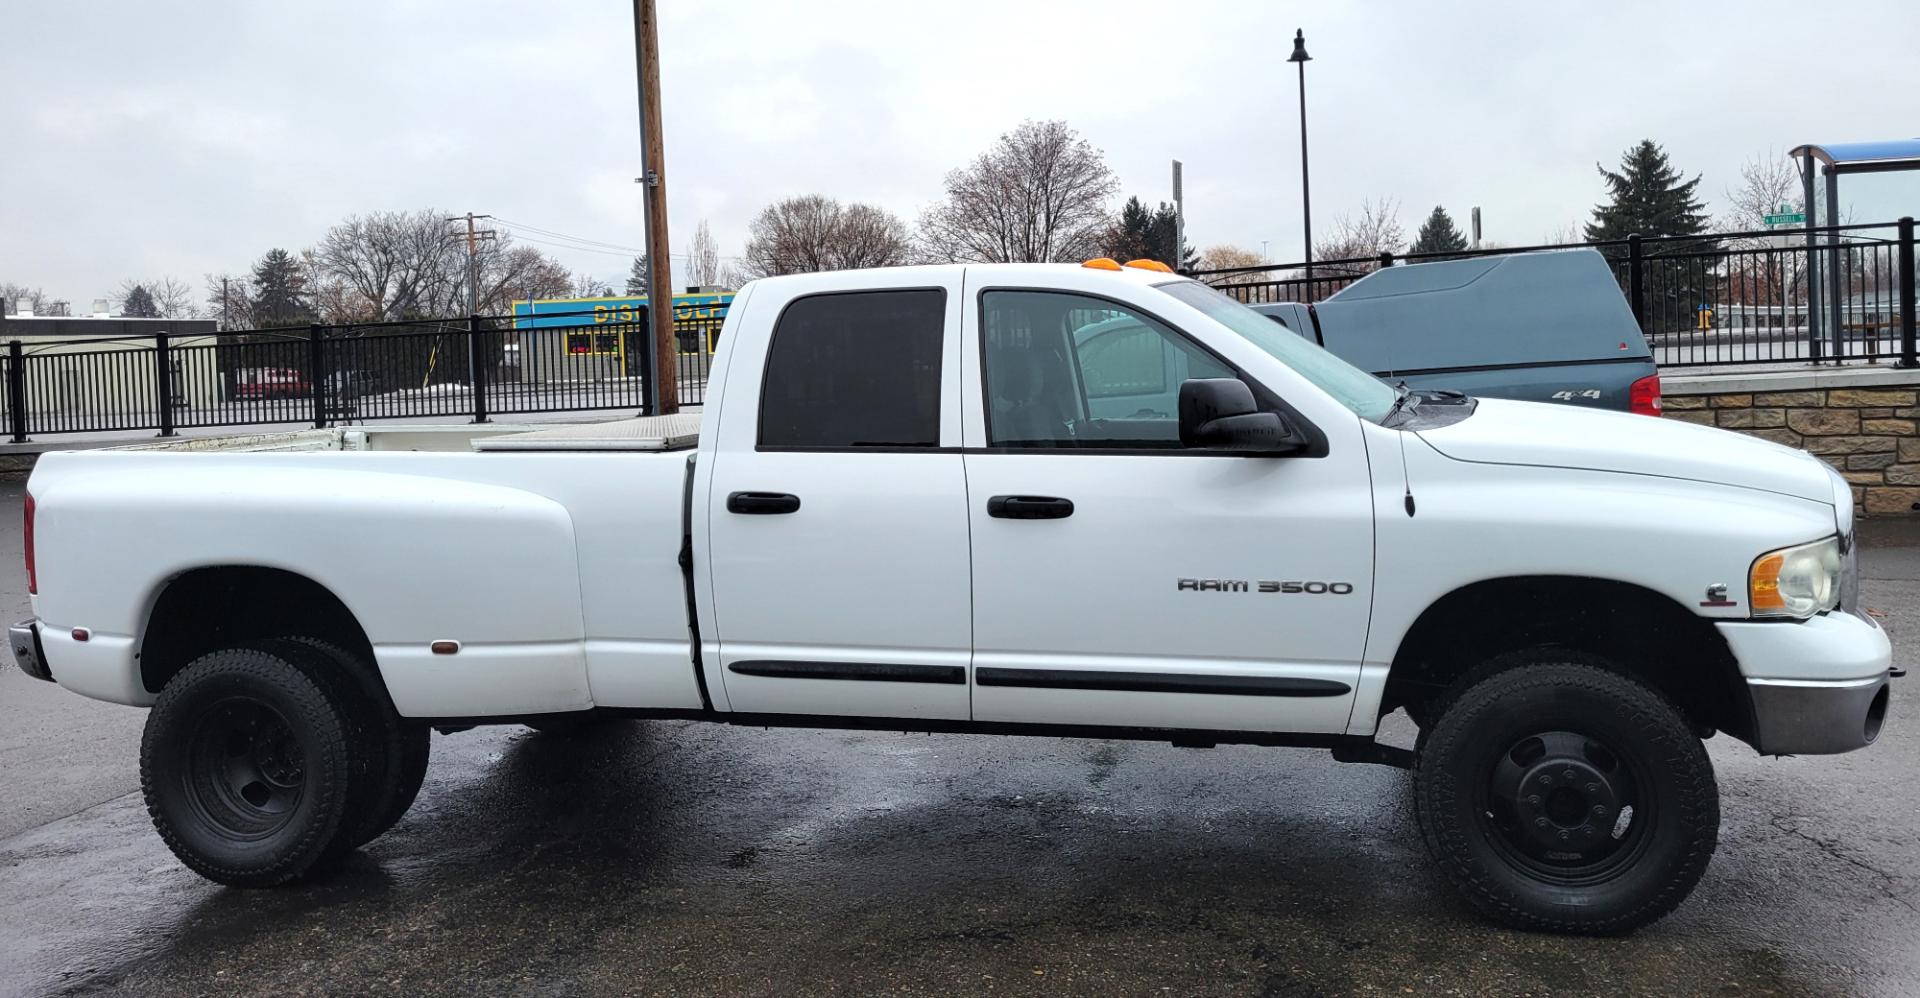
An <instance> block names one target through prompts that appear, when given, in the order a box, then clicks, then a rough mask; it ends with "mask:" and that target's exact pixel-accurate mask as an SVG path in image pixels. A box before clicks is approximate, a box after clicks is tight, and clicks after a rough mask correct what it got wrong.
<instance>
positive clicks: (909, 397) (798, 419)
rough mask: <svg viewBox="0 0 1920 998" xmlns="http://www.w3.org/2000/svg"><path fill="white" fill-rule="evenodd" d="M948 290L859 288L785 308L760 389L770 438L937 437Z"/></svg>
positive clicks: (914, 441)
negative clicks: (851, 291)
mask: <svg viewBox="0 0 1920 998" xmlns="http://www.w3.org/2000/svg"><path fill="white" fill-rule="evenodd" d="M946 299H947V295H946V292H945V291H940V290H937V289H936V290H926V291H862V292H856V293H848V294H823V295H813V296H811V297H807V298H800V299H796V300H795V301H793V302H792V303H791V304H789V305H788V306H787V307H786V310H785V311H783V312H781V313H780V320H779V322H778V323H777V324H775V326H774V329H773V340H772V342H771V344H769V346H768V348H767V369H766V383H765V384H764V385H762V386H761V389H760V444H761V445H762V446H766V447H937V446H939V444H940V353H941V345H942V340H943V338H944V335H945V331H946Z"/></svg>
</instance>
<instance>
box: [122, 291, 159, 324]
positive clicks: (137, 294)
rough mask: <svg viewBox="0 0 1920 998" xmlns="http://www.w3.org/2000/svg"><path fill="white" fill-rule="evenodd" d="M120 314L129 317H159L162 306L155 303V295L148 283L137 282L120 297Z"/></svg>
mask: <svg viewBox="0 0 1920 998" xmlns="http://www.w3.org/2000/svg"><path fill="white" fill-rule="evenodd" d="M120 314H121V315H124V316H126V317H127V318H129V319H158V318H160V307H159V306H158V305H155V304H154V303H153V295H152V294H151V293H149V292H148V291H147V288H146V285H143V284H136V285H134V286H133V288H132V290H129V291H128V292H127V296H126V297H125V298H122V299H120Z"/></svg>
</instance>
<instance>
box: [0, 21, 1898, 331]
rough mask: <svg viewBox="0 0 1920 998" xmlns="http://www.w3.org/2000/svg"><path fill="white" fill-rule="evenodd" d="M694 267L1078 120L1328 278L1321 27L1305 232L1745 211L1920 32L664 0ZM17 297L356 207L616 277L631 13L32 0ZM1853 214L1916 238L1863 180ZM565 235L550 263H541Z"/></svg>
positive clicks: (1201, 220)
mask: <svg viewBox="0 0 1920 998" xmlns="http://www.w3.org/2000/svg"><path fill="white" fill-rule="evenodd" d="M660 8H661V18H662V30H661V48H662V51H663V65H664V70H663V80H662V90H663V93H664V96H665V101H666V135H667V185H668V192H669V196H670V206H671V219H672V243H673V248H674V251H675V253H676V254H678V253H683V252H684V251H685V249H686V245H687V242H688V240H689V238H690V237H691V235H692V233H693V227H694V225H695V224H696V223H697V222H698V221H699V220H700V219H702V218H705V219H707V220H709V221H710V223H711V225H712V227H713V231H714V234H715V235H716V237H717V238H718V240H719V243H720V246H721V252H722V253H723V254H728V255H731V254H737V253H739V252H740V248H741V246H742V245H743V244H744V242H745V239H746V227H747V222H748V220H749V219H750V218H751V217H752V216H753V214H754V213H755V212H756V211H757V210H758V209H759V208H761V207H762V206H763V205H765V204H766V203H767V202H768V201H769V200H772V199H775V198H779V197H784V196H789V195H795V194H803V193H810V192H820V193H825V194H828V195H832V196H835V197H839V198H842V199H848V200H861V201H870V202H875V203H878V204H880V205H882V206H885V207H887V208H889V209H891V210H893V211H894V212H896V213H898V214H900V215H901V216H902V217H904V218H907V219H908V220H912V219H913V218H914V217H916V216H917V215H918V214H919V212H920V210H921V208H922V207H923V206H924V205H925V204H926V203H927V202H928V201H929V200H931V199H932V198H933V197H935V196H936V195H937V193H938V191H939V183H940V178H941V176H942V174H944V173H945V172H946V171H947V170H949V169H951V168H953V167H955V166H958V165H960V164H962V163H964V162H966V161H967V160H968V159H970V158H971V157H973V156H974V155H976V154H977V153H979V152H980V151H981V150H982V149H984V148H985V147H986V146H987V145H988V144H989V143H991V142H992V141H993V139H994V138H995V137H996V136H997V135H998V134H999V133H1001V132H1002V131H1005V130H1006V129H1008V128H1009V127H1011V126H1013V125H1014V124H1017V123H1018V122H1019V121H1020V120H1021V119H1024V118H1036V119H1046V118H1060V119H1064V120H1066V121H1067V122H1069V123H1070V124H1071V125H1073V126H1074V127H1075V128H1077V129H1078V130H1079V131H1080V132H1081V133H1083V134H1084V135H1085V136H1086V137H1087V138H1088V140H1089V141H1091V142H1092V143H1093V144H1094V145H1095V146H1097V147H1099V148H1100V149H1102V150H1104V151H1105V153H1106V157H1107V160H1108V162H1109V164H1110V165H1111V166H1112V167H1113V168H1114V170H1115V171H1116V172H1117V173H1118V175H1119V177H1120V179H1121V181H1122V184H1123V190H1124V191H1125V192H1126V193H1137V194H1139V195H1140V196H1141V197H1142V198H1143V199H1146V200H1149V201H1151V200H1154V199H1160V198H1168V197H1170V196H1171V191H1170V182H1169V179H1168V162H1169V160H1172V159H1176V158H1177V159H1180V160H1183V161H1184V162H1185V164H1186V196H1187V217H1188V222H1187V233H1188V237H1189V239H1190V240H1191V241H1192V242H1194V243H1195V244H1197V245H1199V246H1202V247H1204V246H1208V245H1212V244H1215V243H1236V244H1240V245H1243V246H1247V247H1251V248H1253V249H1256V250H1257V249H1259V248H1260V247H1261V245H1262V243H1263V242H1265V243H1267V244H1268V245H1269V252H1270V254H1271V256H1272V258H1273V259H1275V260H1292V259H1297V258H1298V256H1299V253H1300V246H1301V235H1300V177H1299V146H1298V141H1299V133H1298V127H1299V124H1298V119H1297V117H1296V113H1297V112H1296V105H1295V101H1296V90H1295V80H1294V72H1293V67H1292V66H1290V65H1288V64H1287V63H1286V62H1285V59H1286V56H1287V54H1288V52H1289V51H1290V50H1291V38H1292V35H1293V30H1294V28H1296V27H1301V28H1304V29H1305V30H1306V32H1307V38H1308V42H1309V49H1310V51H1311V52H1312V54H1313V56H1314V61H1313V62H1312V63H1311V64H1309V65H1308V67H1307V99H1308V105H1309V107H1308V115H1309V126H1310V129H1311V142H1312V156H1313V160H1312V171H1313V180H1314V188H1313V195H1314V197H1313V205H1314V212H1315V218H1316V220H1319V221H1321V222H1323V223H1324V222H1325V221H1328V220H1331V219H1333V218H1334V217H1336V216H1338V215H1340V214H1341V213H1343V212H1350V211H1354V210H1355V209H1357V208H1358V206H1359V205H1360V203H1361V202H1362V201H1363V200H1364V199H1369V198H1373V199H1378V198H1388V197H1390V198H1394V199H1397V201H1398V202H1399V204H1400V205H1401V214H1402V218H1403V220H1404V222H1405V223H1406V225H1407V227H1408V229H1409V231H1411V230H1412V228H1413V227H1414V226H1415V225H1417V223H1418V221H1419V220H1420V218H1421V217H1423V216H1424V215H1425V213H1426V212H1427V211H1428V210H1430V209H1431V208H1432V206H1433V205H1435V204H1444V205H1446V206H1447V207H1448V208H1449V209H1450V210H1453V211H1454V213H1455V214H1456V216H1457V217H1460V218H1461V219H1462V220H1463V224H1464V218H1465V215H1466V211H1467V209H1468V208H1469V207H1471V206H1473V205H1479V206H1480V207H1481V208H1482V211H1483V214H1484V217H1485V220H1486V234H1487V236H1488V238H1491V239H1497V240H1500V241H1503V242H1506V243H1509V244H1518V243H1530V242H1535V241H1539V240H1541V239H1543V238H1546V237H1549V236H1551V235H1553V234H1556V233H1558V232H1560V231H1563V230H1565V229H1566V228H1567V226H1568V225H1569V224H1570V223H1572V222H1575V221H1577V220H1579V219H1582V218H1584V217H1585V215H1586V214H1587V212H1588V210H1589V209H1590V207H1591V206H1592V204H1593V202H1594V201H1595V200H1596V199H1597V198H1599V197H1600V193H1601V190H1600V183H1599V180H1598V178H1597V176H1596V175H1595V172H1594V163H1595V161H1596V160H1599V161H1603V162H1606V163H1608V164H1609V165H1612V164H1614V163H1615V162H1616V161H1617V160H1618V158H1619V155H1620V153H1621V151H1622V150H1623V149H1624V148H1626V147H1627V146H1628V145H1630V144H1632V143H1634V142H1636V141H1637V140H1639V139H1641V138H1643V137H1651V138H1653V139H1655V140H1656V141H1659V142H1661V143H1662V144H1664V145H1665V146H1666V148H1667V150H1668V151H1669V153H1671V155H1672V156H1673V158H1674V161H1675V163H1676V164H1677V165H1678V166H1680V167H1681V168H1682V169H1684V170H1685V171H1687V172H1688V173H1689V174H1692V173H1701V174H1704V176H1705V179H1704V181H1703V183H1702V185H1701V190H1702V192H1703V193H1704V194H1706V195H1707V197H1708V200H1709V202H1710V207H1711V208H1714V209H1716V210H1717V207H1718V202H1721V201H1722V200H1723V197H1722V193H1723V191H1724V190H1725V189H1726V188H1727V187H1728V186H1731V185H1732V184H1733V183H1734V182H1735V181H1736V179H1737V176H1738V171H1739V167H1740V164H1741V163H1742V162H1743V161H1745V160H1747V159H1749V158H1751V157H1754V156H1756V155H1775V156H1777V155H1781V154H1783V153H1784V152H1785V150H1786V149H1788V148H1790V147H1791V146H1793V145H1796V144H1798V143H1800V142H1804V141H1845V140H1855V139H1871V138H1892V137H1904V136H1913V135H1920V114H1917V113H1916V107H1920V104H1917V103H1916V100H1917V99H1916V97H1915V96H1914V95H1915V94H1916V93H1920V60H1916V59H1915V58H1914V54H1915V51H1916V49H1915V47H1914V46H1915V43H1916V41H1920V4H1916V3H1914V2H1912V0H1827V2H1825V3H1821V4H1815V5H1808V4H1805V3H1801V2H1772V0H1766V2H1761V0H1731V2H1712V3H1704V2H1703V3H1694V2H1687V3H1674V2H1672V0H1660V2H1639V0H1608V2H1605V3H1578V4H1575V3H1540V2H1519V0H1516V2H1472V3H1466V2H1446V3H1439V2H1430V0H1406V2H1368V3H1358V2H1356V3H1339V2H1328V0H1315V2H1313V3H1300V2H1291V0H1290V2H1285V3H1282V2H1278V0H1243V2H1238V3H1231V2H1222V3H1212V2H1205V0H1180V2H1177V3H1175V2H1160V3H1128V2H1121V0H1099V2H1090V3H1079V2H1064V0H1021V2H1014V3H1000V2H989V0H975V2H972V3H968V4H958V5H955V4H931V3H914V2H900V0H893V2H881V3H871V4H869V3H854V2H836V0H815V2H811V3H787V2H781V3H776V2H760V0H732V2H728V3H714V2H695V0H660ZM4 20H5V26H6V30H5V36H6V37H5V43H4V45H5V53H6V54H5V55H4V57H0V93H4V94H5V95H6V98H7V99H6V101H5V107H6V111H5V113H4V115H0V122H4V127H0V282H3V281H11V282H17V283H23V284H27V285H30V286H41V287H44V288H45V289H46V290H47V291H48V292H49V293H50V294H51V295H52V296H53V297H55V298H64V299H68V300H71V301H73V302H75V303H76V305H81V306H82V307H84V304H85V303H88V302H90V301H91V300H92V299H94V298H97V297H102V296H105V295H106V294H108V293H109V292H110V291H111V290H112V289H113V288H114V287H116V286H117V285H118V284H119V283H120V282H121V281H122V280H124V279H127V278H143V277H157V276H160V275H172V276H175V277H179V278H183V279H189V280H191V281H193V282H194V283H195V284H198V283H199V281H200V279H201V275H203V274H205V273H208V272H216V271H223V270H224V271H240V270H242V269H244V268H245V267H246V266H247V265H248V264H249V262H250V261H252V260H253V259H254V258H256V257H257V256H259V254H260V253H261V252H263V251H264V250H266V249H268V248H270V247H274V246H283V247H287V248H289V249H298V248H300V247H303V246H306V245H309V244H311V243H312V242H313V241H314V240H315V239H316V238H317V237H318V236H319V234H320V233H321V232H322V231H323V230H324V229H325V228H326V226H328V225H329V224H331V223H333V222H335V221H337V220H339V219H340V218H342V217H343V216H346V215H348V214H352V213H355V212H364V211H370V210H376V209H412V208H420V207H434V208H439V209H443V210H445V211H447V212H448V213H454V212H464V211H469V210H471V211H475V212H483V213H488V214H493V215H497V216H500V217H501V218H502V219H505V220H507V223H506V224H508V226H509V227H510V228H511V229H512V230H513V231H515V233H516V237H517V238H520V239H523V240H524V239H531V240H541V239H549V241H550V242H556V243H559V242H564V243H571V245H570V246H556V245H543V248H545V249H549V250H551V251H552V252H553V253H555V254H556V255H557V256H559V257H560V258H561V259H563V260H564V261H566V262H567V263H568V264H569V265H571V266H573V267H575V268H577V269H581V270H588V271H592V272H594V273H598V274H603V275H605V276H607V277H609V278H613V277H617V276H618V275H623V274H624V273H625V269H626V266H627V262H628V259H629V258H630V254H629V253H626V252H625V251H623V250H621V249H618V248H613V249H605V251H604V252H594V251H590V250H589V249H585V248H581V247H582V246H583V245H585V244H583V243H582V242H581V240H586V241H590V243H591V244H599V245H601V246H603V247H605V246H610V247H626V246H633V245H637V244H638V243H639V242H640V241H641V238H642V237H641V234H640V211H639V200H638V189H637V188H636V187H635V186H634V184H633V183H632V178H633V177H634V176H635V175H636V174H637V173H638V169H637V161H638V143H637V139H636V134H637V126H636V123H635V105H636V99H635V86H634V75H633V35H632V22H631V7H630V5H629V4H628V3H626V2H624V0H566V2H559V3H554V2H549V3H536V2H531V0H522V2H505V0H328V2H325V3H319V2H300V0H274V2H265V0H260V2H254V0H195V2H172V3H165V2H162V3H155V2H133V0H122V2H108V0H8V2H7V16H6V18H5V19H4ZM1844 193H1845V194H1846V195H1847V196H1848V198H1849V199H1850V200H1851V201H1852V202H1853V205H1854V208H1853V210H1854V216H1855V218H1856V219H1859V220H1879V219H1880V218H1883V217H1885V218H1892V217H1895V216H1898V215H1900V214H1905V213H1912V212H1920V180H1915V179H1913V178H1893V177H1878V178H1863V179H1860V180H1858V181H1857V182H1855V181H1850V182H1849V184H1848V185H1847V190H1846V191H1845V192H1844ZM542 230H544V233H564V234H566V235H568V236H570V237H574V238H573V239H568V240H561V239H550V237H549V236H547V235H545V234H544V233H543V231H542Z"/></svg>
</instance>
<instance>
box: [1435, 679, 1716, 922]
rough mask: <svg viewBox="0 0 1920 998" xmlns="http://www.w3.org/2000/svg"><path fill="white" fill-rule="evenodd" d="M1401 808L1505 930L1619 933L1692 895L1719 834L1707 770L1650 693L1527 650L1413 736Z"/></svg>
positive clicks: (1459, 695)
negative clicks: (1411, 776) (1414, 752)
mask: <svg viewBox="0 0 1920 998" xmlns="http://www.w3.org/2000/svg"><path fill="white" fill-rule="evenodd" d="M1423 734H1424V735H1425V737H1424V738H1423V739H1422V743H1421V746H1420V761H1419V768H1418V772H1417V776H1416V781H1415V813H1416V815H1417V816H1418V818H1419V821H1420V827H1421V832H1422V834H1423V836H1424V837H1425V839H1426V842H1427V847H1428V850H1429V851H1430V852H1431V853H1432V855H1433V856H1434V858H1435V859H1436V860H1437V861H1438V862H1439V863H1440V864H1441V867H1442V868H1443V870H1444V871H1445V872H1446V874H1447V876H1448V878H1449V879H1450V880H1452V881H1453V883H1454V885H1455V886H1456V887H1458V888H1459V889H1460V890H1461V892H1462V894H1463V895H1464V896H1465V897H1466V898H1467V900H1468V901H1469V902H1471V903H1472V904H1473V905H1474V906H1475V907H1476V908H1478V909H1480V911H1482V912H1483V913H1485V914H1486V915H1488V916H1490V917H1492V918H1494V919H1495V920H1498V921H1500V922H1503V923H1505V924H1508V925H1511V926H1514V927H1516V928H1524V929H1534V930H1543V931H1556V932H1580V933H1621V932H1629V931H1632V930H1633V929H1635V928H1638V927H1640V926H1642V925H1645V924H1647V923H1648V922H1651V921H1653V920H1655V919H1657V918H1659V917H1661V916H1662V915H1665V914H1666V913H1667V912H1669V911H1671V910H1673V908H1674V907H1675V906H1677V905H1679V903H1680V902H1681V901H1683V900H1685V899H1686V897H1687V895H1688V894H1689V893H1691V892H1692V890H1693V887H1694V885H1695V884H1696V883H1698V882H1699V879H1700V877H1701V875H1702V874H1703V873H1704V872H1705V871H1706V867H1707V864H1708V862H1709V861H1710V860H1711V859H1712V856H1713V850H1714V846H1715V844H1716V841H1717V838H1718V835H1719V826H1720V809H1719V793H1718V790H1717V788H1716V787H1715V784H1714V778H1713V768H1712V764H1711V763H1710V762H1709V761H1708V759H1707V755H1706V750H1705V748H1704V747H1703V746H1702V745H1701V744H1700V740H1699V739H1698V738H1696V737H1695V736H1694V734H1693V732H1692V729H1691V727H1690V726H1689V725H1688V724H1687V722H1686V720H1685V718H1684V717H1682V716H1681V714H1680V712H1679V711H1678V710H1677V709H1675V708H1674V706H1673V705H1672V704H1671V703H1669V702H1667V700H1666V699H1665V698H1664V697H1662V696H1660V695H1659V694H1658V693H1656V692H1654V691H1653V690H1651V689H1649V688H1647V687H1646V686H1644V685H1642V684H1640V683H1638V682H1635V681H1634V680H1633V679H1630V678H1628V677H1627V676H1625V675H1623V674H1621V673H1619V672H1617V671H1614V670H1611V669H1609V668H1606V667H1605V666H1604V664H1603V663H1595V662H1591V661H1584V660H1577V659H1575V660H1570V657H1569V656H1568V655H1567V654H1565V653H1557V654H1556V653H1552V652H1541V653H1530V654H1528V655H1525V656H1520V657H1517V658H1515V659H1509V660H1504V661H1502V662H1499V663H1496V665H1495V667H1494V668H1493V669H1490V670H1489V671H1488V672H1483V673H1481V674H1479V675H1478V676H1476V677H1469V679H1468V680H1466V681H1465V682H1463V684H1462V686H1461V688H1460V689H1459V690H1458V691H1457V692H1456V694H1455V695H1454V696H1453V697H1452V698H1451V699H1450V700H1449V701H1448V702H1447V703H1446V704H1445V705H1444V706H1442V707H1441V708H1440V710H1439V712H1438V715H1437V717H1436V718H1435V720H1434V724H1433V727H1432V729H1431V730H1430V731H1428V732H1424V733H1423Z"/></svg>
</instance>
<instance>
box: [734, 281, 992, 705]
mask: <svg viewBox="0 0 1920 998" xmlns="http://www.w3.org/2000/svg"><path fill="white" fill-rule="evenodd" d="M898 273H899V274H900V277H899V278H898V284H897V286H893V287H889V286H887V284H886V280H885V278H880V279H878V280H876V276H875V274H874V273H872V272H864V273H860V274H858V275H854V276H845V275H820V276H819V277H816V278H812V279H810V281H809V282H802V283H800V284H798V285H796V284H795V283H794V282H791V281H789V282H783V283H782V284H780V285H778V287H779V288H780V290H781V291H784V292H787V293H786V294H784V295H779V296H777V297H776V296H772V291H773V288H771V287H766V286H763V287H761V288H760V289H759V290H758V291H757V293H756V294H755V295H754V296H753V297H752V300H751V302H750V304H749V308H751V309H752V310H753V311H751V312H750V313H748V315H747V316H745V317H744V318H745V320H746V321H743V322H741V323H740V324H739V327H738V329H737V331H736V332H734V333H731V334H730V335H735V336H737V337H739V339H738V341H737V342H735V343H734V344H732V348H731V350H732V352H731V354H730V360H729V366H728V368H727V372H726V378H725V381H724V383H723V386H722V390H723V391H724V397H723V398H721V399H720V401H719V404H718V408H719V419H718V428H717V432H718V434H719V437H718V439H717V445H716V448H715V451H714V453H713V455H712V460H713V461H714V466H713V472H712V474H713V478H712V483H711V486H710V489H709V491H708V504H707V508H706V510H705V515H706V516H707V518H708V521H707V522H708V530H709V535H708V536H709V541H708V544H709V547H708V551H709V552H710V554H709V556H708V558H707V564H708V570H709V571H711V573H712V587H713V594H714V600H713V606H714V615H715V618H716V621H717V630H718V638H719V645H718V652H719V655H718V657H719V666H720V669H719V678H720V680H721V683H722V684H723V689H724V693H725V696H726V700H727V706H728V707H729V708H730V709H732V710H734V711H737V712H758V713H776V714H833V715H847V716H867V717H929V718H947V719H964V718H965V717H967V714H968V697H967V683H966V666H967V660H968V656H969V653H970V651H971V642H972V631H971V623H972V622H971V620H970V618H969V614H968V596H969V593H968V589H967V574H968V550H967V510H966V481H965V475H964V469H963V468H962V465H961V459H960V454H959V452H958V444H959V435H960V431H959V407H958V402H957V401H956V399H957V396H958V390H957V386H958V382H959V370H958V369H959V363H958V336H957V331H958V328H959V319H960V293H959V282H958V279H957V274H958V271H957V270H954V269H952V268H948V270H947V271H946V273H950V274H953V275H956V276H955V278H954V279H953V280H951V281H950V282H945V283H943V282H942V281H941V280H933V281H931V282H930V281H928V280H926V279H925V278H926V275H927V273H928V272H926V271H921V272H918V273H917V274H916V272H914V271H907V270H903V271H899V272H898ZM935 273H938V272H935ZM856 280H857V281H858V282H859V283H858V284H857V285H856V284H853V283H852V282H853V281H856ZM763 360H764V363H763Z"/></svg>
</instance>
